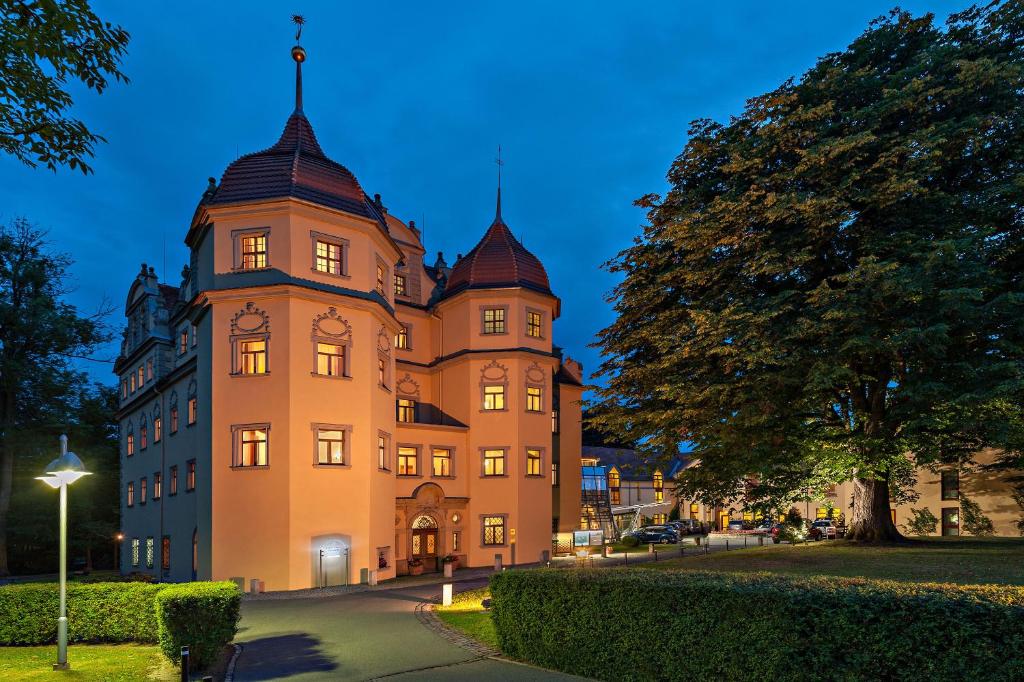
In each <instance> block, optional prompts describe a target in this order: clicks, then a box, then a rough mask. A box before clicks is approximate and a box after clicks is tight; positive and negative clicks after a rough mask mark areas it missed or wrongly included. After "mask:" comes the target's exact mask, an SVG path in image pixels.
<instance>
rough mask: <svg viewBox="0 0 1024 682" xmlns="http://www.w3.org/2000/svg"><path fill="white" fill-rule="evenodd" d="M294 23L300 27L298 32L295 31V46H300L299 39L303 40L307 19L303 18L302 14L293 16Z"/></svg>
mask: <svg viewBox="0 0 1024 682" xmlns="http://www.w3.org/2000/svg"><path fill="white" fill-rule="evenodd" d="M292 23H293V24H295V25H296V26H298V27H299V28H298V30H297V31H295V44H296V45H298V44H299V39H301V38H302V27H303V26H304V25H305V23H306V18H305V17H303V16H302V15H301V14H293V15H292Z"/></svg>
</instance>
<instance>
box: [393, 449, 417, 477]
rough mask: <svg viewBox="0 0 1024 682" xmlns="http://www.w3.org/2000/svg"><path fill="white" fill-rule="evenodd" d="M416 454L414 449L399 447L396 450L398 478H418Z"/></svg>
mask: <svg viewBox="0 0 1024 682" xmlns="http://www.w3.org/2000/svg"><path fill="white" fill-rule="evenodd" d="M418 454H419V453H418V452H417V451H416V448H410V447H405V446H399V448H398V475H399V476H418V475H419V467H418V466H417V464H418V461H417V460H418V459H419V457H418Z"/></svg>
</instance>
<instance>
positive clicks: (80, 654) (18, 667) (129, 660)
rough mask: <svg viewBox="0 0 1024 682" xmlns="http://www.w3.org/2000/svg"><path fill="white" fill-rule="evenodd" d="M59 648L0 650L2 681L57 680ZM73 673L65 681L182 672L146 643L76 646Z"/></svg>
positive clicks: (172, 677)
mask: <svg viewBox="0 0 1024 682" xmlns="http://www.w3.org/2000/svg"><path fill="white" fill-rule="evenodd" d="M56 660H57V647H56V645H53V644H50V645H46V646H12V647H0V680H19V681H22V680H26V681H27V680H50V681H52V680H54V679H56V677H55V676H56V675H58V673H55V672H54V671H53V663H54V661H56ZM68 661H69V662H70V663H71V670H69V671H65V672H62V673H59V679H61V680H125V682H129V681H134V680H167V681H170V680H177V679H180V674H179V672H178V669H177V668H175V667H174V666H173V665H171V663H170V662H168V661H167V659H166V658H164V656H163V655H162V654H161V653H160V647H157V646H152V645H142V644H72V645H71V646H69V647H68Z"/></svg>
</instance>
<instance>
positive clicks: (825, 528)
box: [807, 519, 838, 540]
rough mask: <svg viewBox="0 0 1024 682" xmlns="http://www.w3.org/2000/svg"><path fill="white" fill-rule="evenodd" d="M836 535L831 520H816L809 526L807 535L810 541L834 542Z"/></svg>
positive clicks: (834, 526)
mask: <svg viewBox="0 0 1024 682" xmlns="http://www.w3.org/2000/svg"><path fill="white" fill-rule="evenodd" d="M837 535H838V531H836V524H834V523H833V522H832V519H818V520H817V521H815V522H814V523H812V524H811V530H810V532H809V533H808V534H807V537H809V538H810V539H811V540H835V539H836V536H837Z"/></svg>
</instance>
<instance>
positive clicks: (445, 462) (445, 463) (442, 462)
mask: <svg viewBox="0 0 1024 682" xmlns="http://www.w3.org/2000/svg"><path fill="white" fill-rule="evenodd" d="M433 460H434V461H433V464H434V469H433V470H434V476H451V475H452V451H451V450H449V449H447V448H434V452H433Z"/></svg>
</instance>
